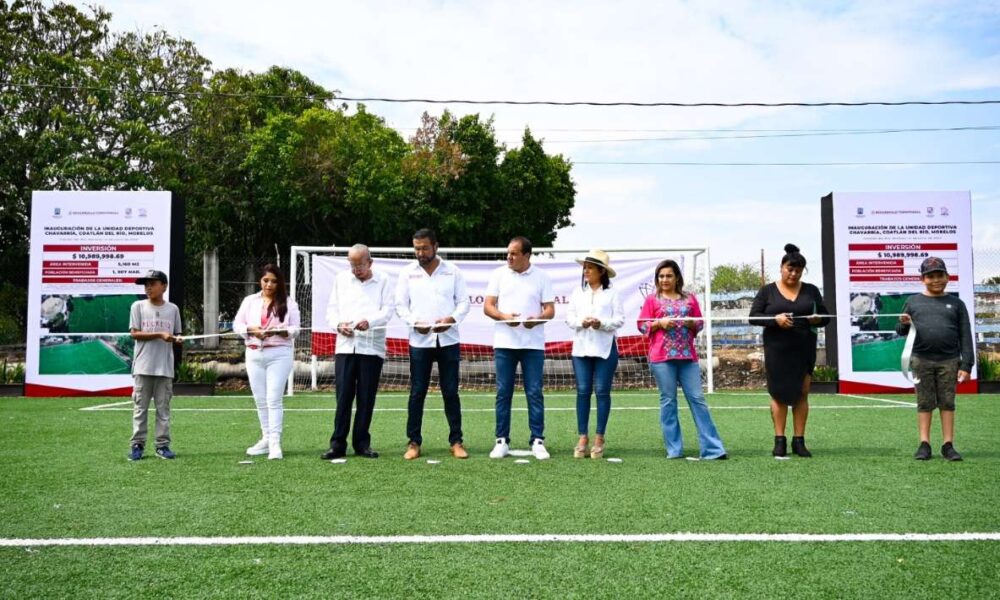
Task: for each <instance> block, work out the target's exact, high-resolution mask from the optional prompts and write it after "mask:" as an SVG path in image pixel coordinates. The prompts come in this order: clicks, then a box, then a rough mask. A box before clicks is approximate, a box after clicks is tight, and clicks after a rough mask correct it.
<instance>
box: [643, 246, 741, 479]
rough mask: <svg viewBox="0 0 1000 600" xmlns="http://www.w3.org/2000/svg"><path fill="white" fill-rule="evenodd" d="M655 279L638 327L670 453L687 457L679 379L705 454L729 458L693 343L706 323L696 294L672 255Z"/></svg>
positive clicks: (711, 458) (668, 452)
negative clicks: (686, 284)
mask: <svg viewBox="0 0 1000 600" xmlns="http://www.w3.org/2000/svg"><path fill="white" fill-rule="evenodd" d="M654 283H655V284H656V292H654V293H652V294H650V295H649V296H647V297H646V301H645V302H644V303H643V305H642V310H641V311H640V312H639V321H638V327H639V331H641V332H642V333H643V334H644V335H645V336H646V337H647V338H648V340H649V370H650V371H651V372H652V373H653V378H654V379H655V380H656V387H657V388H659V390H660V427H661V429H662V430H663V443H664V444H665V445H666V447H667V458H680V457H682V456H683V449H684V443H683V439H682V438H681V426H680V422H679V421H678V418H677V385H678V383H679V384H680V386H681V388H682V389H683V390H684V398H685V399H687V403H688V406H689V407H690V408H691V416H692V417H693V418H694V425H695V428H696V429H697V430H698V445H699V447H700V448H701V453H700V456H701V458H702V459H705V460H713V459H725V458H728V456H727V455H726V449H725V448H724V447H723V446H722V440H721V439H719V432H718V431H717V430H716V429H715V423H714V422H713V421H712V413H711V412H709V410H708V404H706V403H705V395H704V394H703V393H702V391H701V368H700V367H699V366H698V352H697V350H695V347H694V339H695V336H697V335H698V332H699V331H701V328H702V327H703V326H704V321H703V320H702V319H701V308H700V307H699V306H698V299H697V298H696V297H695V296H694V295H693V294H689V293H687V292H685V291H684V276H683V275H682V274H681V269H680V267H679V266H678V265H677V263H676V262H674V261H672V260H664V261H662V262H660V264H658V265H656V272H655V278H654Z"/></svg>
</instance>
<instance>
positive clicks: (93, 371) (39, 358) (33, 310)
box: [25, 192, 171, 396]
mask: <svg viewBox="0 0 1000 600" xmlns="http://www.w3.org/2000/svg"><path fill="white" fill-rule="evenodd" d="M170 218H171V195H170V192H34V194H32V202H31V255H30V273H29V285H28V333H27V335H28V339H27V356H26V361H25V362H26V373H25V395H28V396H75V395H88V396H89V395H128V394H130V393H131V389H132V376H131V368H132V350H133V345H132V339H131V337H130V336H129V327H128V325H129V309H130V307H131V306H132V303H133V302H135V301H136V300H139V299H142V298H144V297H145V295H144V293H143V288H142V286H139V285H136V284H135V280H136V278H137V277H140V276H141V275H142V274H144V273H145V272H146V271H148V270H149V269H157V270H160V271H164V272H168V271H169V268H170V267H169V265H170V239H171V237H170ZM168 276H169V273H168ZM169 291H170V290H169V288H168V290H167V293H168V298H169Z"/></svg>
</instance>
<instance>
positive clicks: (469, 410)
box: [80, 402, 912, 413]
mask: <svg viewBox="0 0 1000 600" xmlns="http://www.w3.org/2000/svg"><path fill="white" fill-rule="evenodd" d="M128 404H129V406H117V405H110V404H109V405H105V406H106V407H104V408H99V407H87V408H81V409H80V410H86V411H91V412H98V411H99V412H115V411H117V412H132V407H131V404H132V403H131V402H129V403H128ZM856 408H883V409H884V408H912V406H910V405H906V406H898V405H895V404H844V405H830V406H810V407H809V410H844V409H849V410H853V409H856ZM678 409H680V410H690V409H689V408H688V407H687V406H678ZM711 409H712V411H713V412H714V411H718V410H770V409H771V407H770V406H713V407H711ZM335 410H336V409H334V408H332V407H331V408H288V407H287V406H286V407H285V409H284V412H286V413H288V412H304V413H309V412H323V413H332V412H334V411H335ZM510 410H511V412H528V409H527V408H526V407H523V406H512V407H511V409H510ZM611 410H612V412H618V411H623V410H635V411H652V410H656V411H658V410H660V407H659V406H613V407H611ZM575 411H576V407H573V406H550V407H547V408H546V409H545V412H547V413H548V412H575ZM170 412H171V413H176V412H257V409H256V408H253V407H249V408H239V407H233V408H211V407H209V408H174V407H171V409H170ZM375 412H377V413H405V412H407V408H406V407H392V408H375ZM424 412H425V413H427V412H444V408H434V407H426V408H424ZM493 412H495V409H493V408H463V409H462V413H493Z"/></svg>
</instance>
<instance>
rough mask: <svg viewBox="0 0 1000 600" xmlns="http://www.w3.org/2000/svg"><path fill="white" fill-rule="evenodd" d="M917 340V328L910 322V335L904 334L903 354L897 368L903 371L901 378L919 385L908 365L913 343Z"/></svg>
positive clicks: (918, 380)
mask: <svg viewBox="0 0 1000 600" xmlns="http://www.w3.org/2000/svg"><path fill="white" fill-rule="evenodd" d="M916 340H917V326H916V325H914V324H913V321H910V333H908V334H906V343H905V344H903V354H901V355H900V357H899V366H900V369H901V370H902V371H903V377H906V380H907V381H909V382H910V383H912V384H913V385H917V384H918V383H920V379H919V378H917V377H915V376H914V375H913V369H912V368H911V365H910V358H911V356H912V355H913V342H915V341H916Z"/></svg>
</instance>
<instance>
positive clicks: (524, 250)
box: [510, 235, 531, 254]
mask: <svg viewBox="0 0 1000 600" xmlns="http://www.w3.org/2000/svg"><path fill="white" fill-rule="evenodd" d="M510 241H511V242H517V243H518V245H519V246H521V254H531V240H529V239H528V238H526V237H524V236H523V235H519V236H517V237H514V238H511V239H510Z"/></svg>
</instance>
